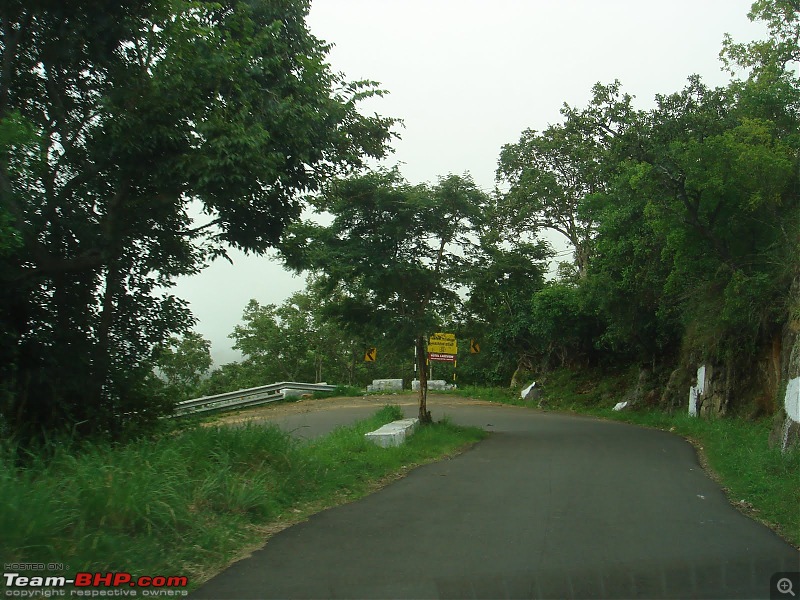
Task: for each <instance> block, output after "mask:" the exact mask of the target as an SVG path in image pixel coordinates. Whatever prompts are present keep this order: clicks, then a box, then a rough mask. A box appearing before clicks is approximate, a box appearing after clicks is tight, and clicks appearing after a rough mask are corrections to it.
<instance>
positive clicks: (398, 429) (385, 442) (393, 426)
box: [364, 418, 419, 448]
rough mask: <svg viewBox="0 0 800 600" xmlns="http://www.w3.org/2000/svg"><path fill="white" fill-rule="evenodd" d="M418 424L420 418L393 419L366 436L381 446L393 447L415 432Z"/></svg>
mask: <svg viewBox="0 0 800 600" xmlns="http://www.w3.org/2000/svg"><path fill="white" fill-rule="evenodd" d="M418 425H419V419H417V418H413V419H403V420H401V421H392V422H391V423H387V424H386V425H384V426H383V427H381V428H380V429H376V430H375V431H370V432H369V433H365V434H364V437H366V438H367V439H368V440H370V441H371V442H374V443H375V444H377V445H378V446H380V447H381V448H391V447H394V446H399V445H400V444H402V443H403V442H404V441H405V439H406V438H407V437H408V436H409V435H411V434H412V433H414V430H415V429H416V428H417V426H418Z"/></svg>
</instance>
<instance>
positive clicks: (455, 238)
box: [280, 169, 487, 422]
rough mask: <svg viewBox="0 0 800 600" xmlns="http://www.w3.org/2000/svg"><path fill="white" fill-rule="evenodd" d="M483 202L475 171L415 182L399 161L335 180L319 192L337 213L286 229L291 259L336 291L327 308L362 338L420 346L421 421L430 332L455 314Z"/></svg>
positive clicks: (321, 204) (319, 204)
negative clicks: (387, 167)
mask: <svg viewBox="0 0 800 600" xmlns="http://www.w3.org/2000/svg"><path fill="white" fill-rule="evenodd" d="M486 202H487V197H486V195H485V194H484V193H483V192H481V191H480V190H479V189H478V188H477V186H476V185H475V184H474V182H473V181H472V179H471V178H470V177H469V176H464V177H459V176H455V175H449V176H447V177H445V178H442V179H440V180H439V182H438V183H437V185H435V186H429V185H424V184H422V185H410V184H409V183H408V182H406V181H405V180H404V179H403V178H402V177H401V175H400V173H399V172H398V171H397V170H396V169H395V170H391V171H373V172H369V173H366V174H364V175H359V176H355V177H350V178H346V179H338V180H335V181H333V182H332V183H331V184H330V185H329V186H327V187H326V188H325V189H324V190H323V193H322V194H321V195H320V196H319V197H318V198H316V199H315V200H314V204H315V206H316V208H317V210H318V211H319V212H323V211H324V212H327V213H330V215H331V216H332V218H333V221H332V222H331V224H330V225H328V226H322V225H318V224H314V223H311V222H306V223H303V224H298V225H294V226H292V227H290V228H289V229H288V230H287V235H286V237H285V239H284V241H283V242H282V244H281V245H280V252H281V256H282V258H283V259H284V261H285V262H286V264H287V266H289V267H290V268H293V269H295V270H303V269H310V270H312V271H314V272H315V273H317V274H318V275H319V277H320V284H321V285H322V286H323V289H326V290H327V291H328V292H329V293H331V294H332V293H333V292H334V291H338V293H339V294H340V295H339V299H338V301H337V302H336V303H335V304H331V305H330V307H329V308H328V314H329V315H330V316H332V317H335V318H336V319H337V320H338V321H339V322H341V323H342V324H343V325H344V326H346V327H348V328H349V329H350V330H351V331H353V332H354V333H356V334H358V335H359V336H360V337H362V338H363V339H366V340H369V339H373V340H375V339H378V338H381V339H384V340H385V341H386V342H387V343H389V344H392V345H395V346H397V347H400V348H410V347H411V346H412V345H413V346H414V347H415V348H416V353H417V360H418V373H419V376H420V406H419V417H420V421H421V422H429V421H430V413H429V411H428V410H427V377H426V357H427V348H426V344H425V335H426V333H427V332H431V331H432V330H433V329H434V328H435V327H436V326H437V325H438V323H440V320H441V319H442V318H444V317H446V316H448V315H450V314H452V312H453V310H454V307H455V306H456V305H457V304H458V302H459V296H458V294H457V290H456V285H457V283H458V281H459V278H460V274H461V273H462V272H463V270H464V265H465V262H466V260H467V256H468V248H470V247H471V246H472V245H473V244H474V241H473V240H472V239H471V237H470V234H471V233H472V232H473V231H474V230H475V226H476V223H478V222H479V221H480V219H481V218H482V217H481V213H482V208H483V207H484V206H485V204H486Z"/></svg>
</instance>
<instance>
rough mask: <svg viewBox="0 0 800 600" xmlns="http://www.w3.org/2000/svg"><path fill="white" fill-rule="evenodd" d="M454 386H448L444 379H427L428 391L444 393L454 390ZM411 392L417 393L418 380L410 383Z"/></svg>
mask: <svg viewBox="0 0 800 600" xmlns="http://www.w3.org/2000/svg"><path fill="white" fill-rule="evenodd" d="M454 388H455V386H454V385H449V384H448V383H447V382H446V381H445V380H444V379H428V390H434V391H440V392H441V391H444V390H452V389H454ZM411 390H412V391H414V392H418V391H419V379H415V380H413V381H412V382H411Z"/></svg>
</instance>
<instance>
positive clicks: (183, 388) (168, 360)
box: [155, 331, 212, 401]
mask: <svg viewBox="0 0 800 600" xmlns="http://www.w3.org/2000/svg"><path fill="white" fill-rule="evenodd" d="M211 363H212V360H211V342H209V341H208V340H207V339H205V338H204V337H203V336H202V335H200V334H199V333H196V332H194V331H187V332H186V333H185V334H183V337H182V338H180V339H179V338H177V337H175V336H172V337H170V338H169V339H168V340H167V342H166V343H165V344H164V345H162V346H161V347H159V348H157V349H156V357H155V364H156V367H157V369H158V371H159V372H160V374H161V375H162V376H163V377H164V379H165V380H166V385H167V393H168V394H170V396H171V397H172V398H174V400H175V401H181V400H189V399H190V398H192V397H193V396H199V395H200V394H199V393H198V390H199V387H200V382H201V381H202V379H203V377H204V376H205V375H206V374H207V373H208V371H209V369H210V368H211Z"/></svg>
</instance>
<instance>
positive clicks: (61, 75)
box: [0, 0, 393, 436]
mask: <svg viewBox="0 0 800 600" xmlns="http://www.w3.org/2000/svg"><path fill="white" fill-rule="evenodd" d="M308 9H309V3H308V1H307V0H270V1H267V0H248V1H244V0H222V1H221V2H205V1H199V0H197V1H179V0H151V1H149V2H136V3H109V2H83V1H77V0H33V1H29V0H25V1H24V2H23V1H21V0H8V1H6V2H3V3H2V5H1V6H0V69H2V71H1V72H0V249H3V252H0V277H2V280H3V281H2V286H1V287H2V291H0V332H2V335H3V338H2V340H1V341H0V365H2V366H0V371H1V372H0V378H1V380H2V408H1V410H2V419H3V422H4V423H5V427H7V428H9V429H10V431H11V432H12V433H14V434H16V435H19V436H31V435H36V433H37V432H42V431H45V430H51V429H55V428H58V427H59V426H64V427H66V428H72V427H73V426H74V427H77V428H79V429H80V430H83V431H86V432H90V431H95V432H110V433H111V434H118V433H119V431H120V425H121V422H122V421H121V420H120V419H119V415H120V414H123V413H125V414H127V415H128V416H129V418H136V419H142V418H145V417H148V418H150V417H152V416H153V411H152V410H151V407H150V406H149V405H148V400H147V398H146V397H145V396H144V395H143V393H142V391H141V389H140V388H141V386H140V383H141V382H142V381H143V380H144V378H146V374H147V373H149V372H150V370H151V364H150V359H151V350H152V348H153V347H154V346H156V345H158V344H159V343H161V342H163V341H164V340H165V339H166V338H167V337H168V336H169V335H170V334H171V333H172V332H180V331H182V330H185V329H186V328H187V327H188V326H190V325H191V322H192V318H191V316H190V314H189V312H188V310H187V307H186V306H185V304H184V303H182V302H181V301H179V300H177V299H176V298H174V297H172V296H169V295H161V296H159V295H158V293H157V290H158V288H159V287H166V286H169V285H170V282H171V279H172V278H173V277H174V276H176V275H183V274H190V273H194V272H196V271H197V270H198V269H200V268H201V267H202V266H203V264H205V262H206V261H207V260H208V259H209V258H210V257H213V256H215V255H218V254H221V253H224V248H225V247H226V246H227V245H232V246H235V247H238V248H241V249H244V250H246V251H252V252H261V251H263V250H264V249H265V248H267V247H269V246H270V245H272V244H274V243H275V242H276V240H277V239H278V238H279V236H280V234H281V232H282V230H283V229H284V227H285V226H286V224H287V223H289V222H291V221H292V220H293V219H295V218H296V217H298V216H299V214H300V211H301V207H302V202H301V200H300V197H299V194H300V193H302V192H308V191H310V190H315V189H317V188H318V187H319V186H320V184H321V183H322V182H323V181H325V180H326V179H327V178H328V177H330V176H332V175H334V174H337V173H341V172H343V171H347V170H348V169H351V168H356V167H360V166H361V164H362V158H363V157H364V156H380V155H382V154H383V153H384V152H385V150H386V144H387V142H388V140H389V139H390V137H391V135H392V134H391V133H390V128H391V125H392V123H393V121H392V120H391V119H384V118H380V117H378V116H377V115H376V116H374V117H365V116H363V115H361V114H360V113H359V112H358V110H357V103H358V101H359V100H360V99H362V98H364V97H365V96H369V95H371V94H376V93H380V92H379V90H377V89H376V87H375V86H374V84H373V83H371V82H356V83H347V82H346V81H344V80H343V79H342V77H341V76H340V75H337V74H335V73H333V72H332V71H331V70H330V67H329V66H328V64H327V63H326V62H325V55H326V52H327V49H328V46H327V45H326V44H325V43H323V42H321V41H320V40H318V39H317V38H315V37H314V36H313V35H312V34H311V33H310V32H309V30H308V28H307V27H306V24H305V17H306V15H307V13H308ZM190 206H196V207H197V208H198V209H199V210H201V211H202V213H203V214H204V215H205V221H204V222H202V223H199V224H198V223H195V222H193V219H192V217H191V213H190V212H189V209H190Z"/></svg>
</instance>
